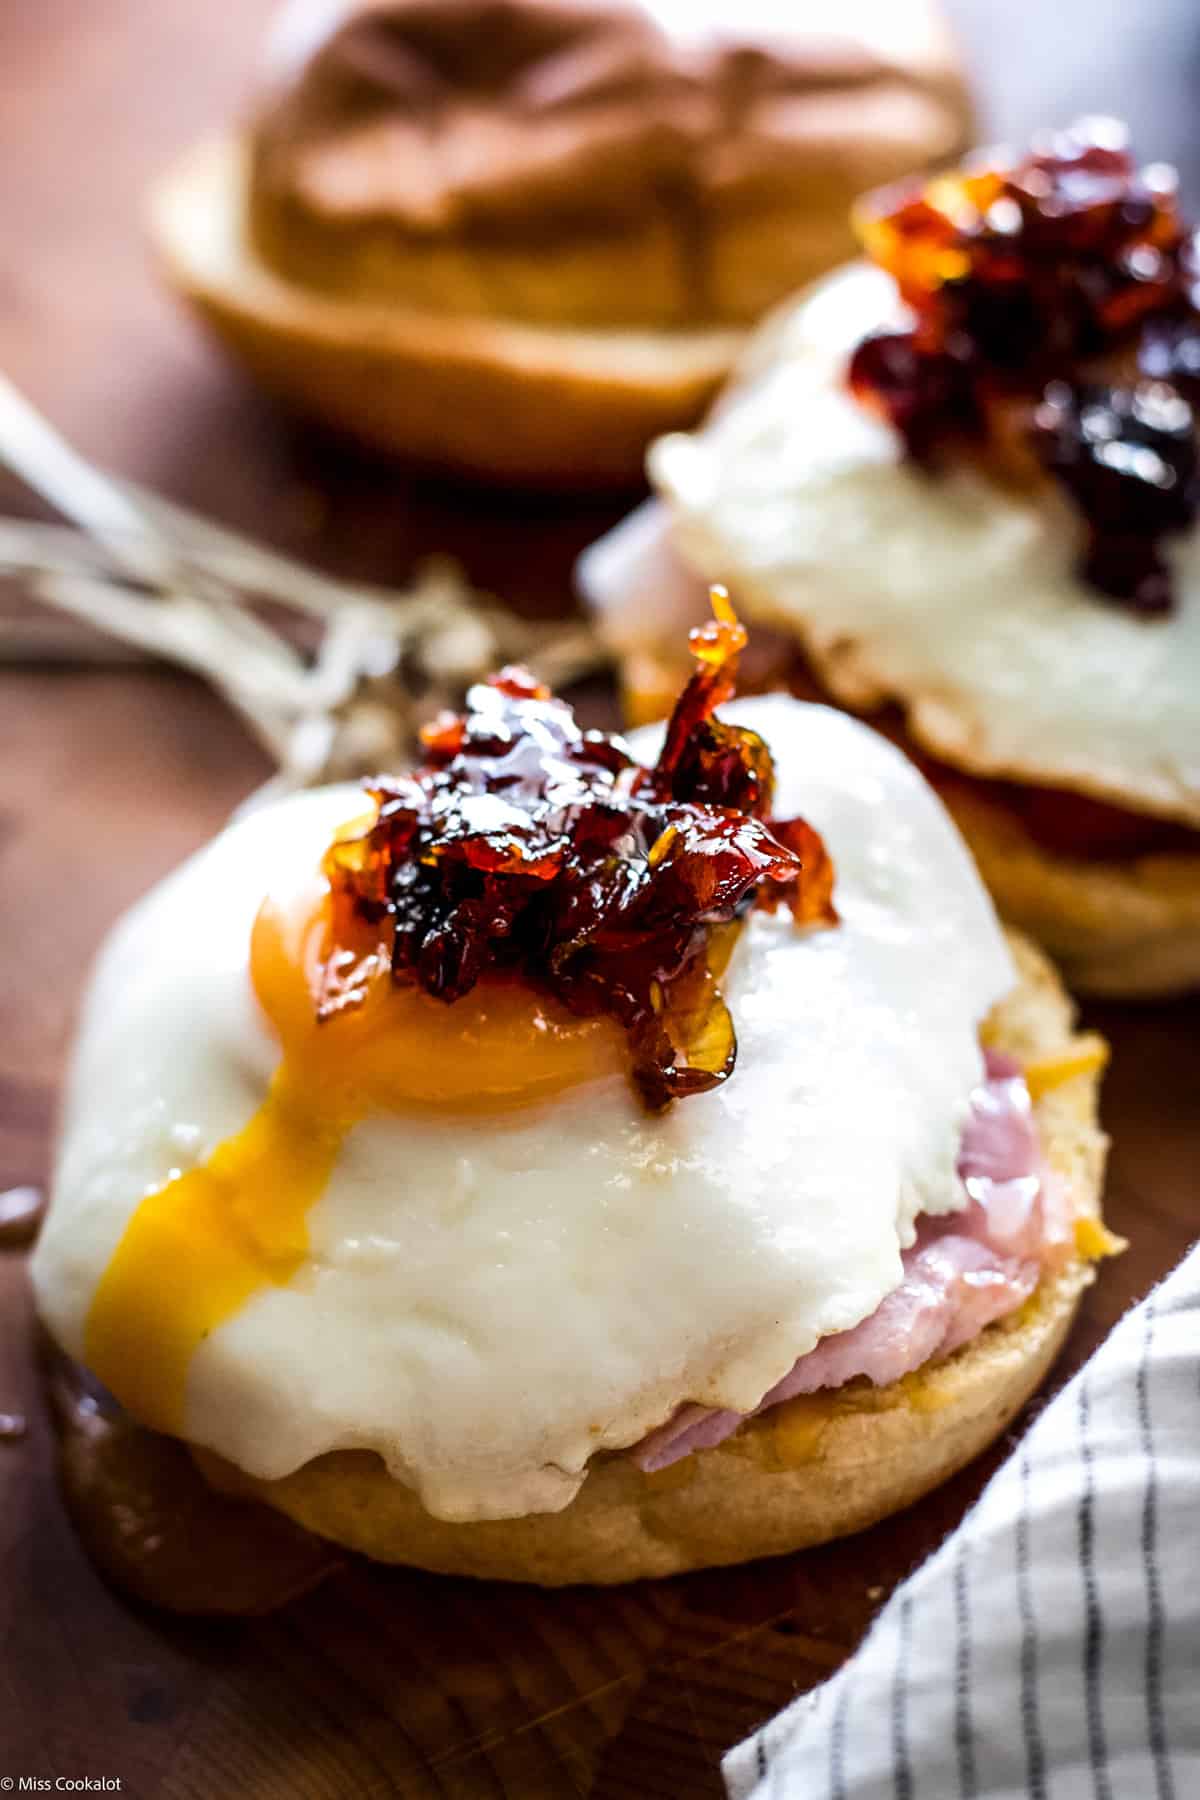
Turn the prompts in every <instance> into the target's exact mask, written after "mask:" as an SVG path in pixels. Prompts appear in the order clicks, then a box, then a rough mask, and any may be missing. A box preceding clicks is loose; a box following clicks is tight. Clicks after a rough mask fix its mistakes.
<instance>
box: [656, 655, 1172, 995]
mask: <svg viewBox="0 0 1200 1800" xmlns="http://www.w3.org/2000/svg"><path fill="white" fill-rule="evenodd" d="M686 673H687V671H686V670H684V671H683V675H682V677H681V673H680V664H679V663H678V662H677V661H674V660H672V659H671V658H670V657H668V656H659V655H657V654H656V653H655V652H653V651H650V650H647V651H643V652H641V653H638V654H633V655H627V656H626V657H625V658H624V659H623V662H622V668H621V680H622V693H623V705H624V711H625V715H626V718H627V719H628V721H629V723H630V724H631V725H640V724H645V723H649V722H650V721H651V720H654V719H661V718H662V717H663V715H664V713H665V712H669V711H670V708H671V704H672V696H673V695H675V694H677V693H678V692H679V687H680V682H681V679H683V678H686ZM826 698H827V699H828V703H829V704H830V705H832V706H836V705H837V704H838V702H837V701H836V700H834V699H832V698H829V697H828V696H826ZM664 700H665V704H664ZM866 722H867V723H868V724H870V720H869V719H868V720H867V721H866ZM930 779H931V780H932V782H933V785H934V786H935V787H938V791H939V793H940V795H941V799H942V801H943V804H944V805H945V807H946V809H947V811H948V812H949V813H950V814H951V816H952V817H953V819H954V822H955V824H956V825H957V826H958V829H959V830H960V831H961V832H962V834H963V836H964V838H965V839H966V840H967V843H968V845H969V846H970V849H971V854H972V855H973V856H974V858H975V861H976V863H977V864H978V866H979V873H980V875H981V876H982V877H983V881H984V884H985V886H986V887H987V889H988V891H989V893H990V894H991V896H992V898H993V900H994V901H995V902H996V908H997V910H998V912H999V913H1000V914H1001V916H1002V917H1003V918H1004V919H1005V920H1006V921H1007V922H1008V924H1010V925H1013V926H1015V927H1016V929H1017V930H1018V931H1023V932H1026V933H1028V935H1029V936H1030V937H1031V938H1034V939H1036V940H1037V942H1038V943H1039V944H1041V945H1042V947H1043V948H1044V949H1046V950H1048V951H1049V953H1050V955H1051V956H1052V957H1053V958H1054V960H1055V961H1056V962H1057V963H1058V965H1059V967H1060V968H1061V969H1062V972H1063V975H1064V976H1065V978H1066V981H1067V983H1068V985H1069V986H1070V987H1071V988H1072V989H1073V990H1074V991H1075V992H1077V993H1080V994H1099V995H1109V996H1113V997H1116V998H1121V999H1135V998H1140V999H1160V998H1163V997H1165V996H1167V995H1169V994H1179V993H1185V992H1186V991H1187V990H1188V989H1190V988H1197V987H1200V855H1192V854H1190V853H1189V852H1187V851H1186V850H1185V851H1182V852H1181V851H1171V852H1169V853H1168V854H1166V855H1154V856H1138V857H1127V858H1125V859H1124V860H1121V861H1111V862H1106V861H1103V860H1094V861H1092V860H1089V861H1087V862H1084V861H1081V860H1080V859H1079V858H1077V857H1069V856H1059V855H1056V854H1055V852H1054V851H1052V850H1047V849H1045V848H1044V847H1043V846H1042V845H1041V844H1039V843H1037V842H1036V841H1035V840H1034V839H1033V838H1032V837H1030V835H1029V833H1028V831H1027V830H1026V829H1025V827H1024V825H1023V823H1022V821H1021V820H1020V818H1018V817H1017V815H1016V814H1015V813H1014V812H1013V811H1012V810H1011V809H1010V808H1008V807H1007V806H1005V805H1004V804H1003V803H1002V802H1001V801H999V800H990V799H989V798H988V795H987V792H986V779H985V778H983V777H978V776H976V777H975V778H974V779H973V781H972V785H971V786H970V788H966V787H964V786H963V785H962V784H961V783H958V782H952V783H947V784H946V785H945V786H944V787H939V786H938V780H937V775H936V773H934V774H932V775H931V776H930Z"/></svg>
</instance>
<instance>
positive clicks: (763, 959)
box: [34, 696, 1014, 1520]
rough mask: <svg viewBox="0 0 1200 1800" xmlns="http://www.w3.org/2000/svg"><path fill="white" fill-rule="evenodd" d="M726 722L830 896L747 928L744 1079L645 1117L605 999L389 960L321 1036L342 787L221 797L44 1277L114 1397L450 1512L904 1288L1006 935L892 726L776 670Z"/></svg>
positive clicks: (766, 1367) (543, 1480)
mask: <svg viewBox="0 0 1200 1800" xmlns="http://www.w3.org/2000/svg"><path fill="white" fill-rule="evenodd" d="M725 714H726V716H728V717H730V718H732V719H733V720H735V721H736V722H738V723H741V724H744V725H748V726H750V727H752V728H753V729H754V730H756V731H758V732H760V733H761V734H762V735H763V736H764V737H765V738H766V740H767V742H768V743H769V744H770V746H771V749H772V751H773V752H774V756H775V761H776V769H777V777H778V793H777V806H778V808H779V810H780V812H781V813H782V814H789V813H803V814H804V816H805V817H806V818H808V819H809V820H810V821H811V822H812V824H813V825H814V826H815V827H816V828H817V829H818V830H819V831H820V832H821V833H822V835H823V836H824V838H825V841H826V843H827V845H828V847H829V849H830V851H831V853H832V855H833V858H834V862H835V866H836V869H837V890H836V899H837V906H838V910H839V914H840V918H841V923H840V925H839V926H838V927H837V928H836V929H833V930H824V931H802V930H799V929H797V927H796V926H795V924H794V923H793V921H792V920H791V918H790V917H789V916H788V915H787V914H786V913H784V912H780V913H778V914H770V913H766V912H753V913H751V914H750V915H749V916H748V918H747V920H746V922H745V923H744V925H743V927H742V929H741V932H740V936H739V939H738V943H737V947H736V949H735V951H734V955H733V959H732V962H731V964H730V967H729V969H728V971H727V974H726V976H725V978H724V982H723V988H724V992H725V996H726V999H727V1001H728V1003H729V1006H730V1009H731V1012H732V1014H733V1017H734V1020H735V1024H736V1029H737V1034H738V1044H739V1049H738V1059H737V1064H736V1068H735V1070H734V1072H733V1074H732V1076H731V1078H730V1079H729V1080H728V1081H727V1082H726V1083H725V1084H724V1085H723V1086H721V1087H718V1088H716V1089H714V1090H713V1091H711V1092H709V1093H705V1094H701V1095H697V1096H695V1097H692V1098H689V1099H687V1100H686V1101H682V1102H679V1103H677V1104H675V1105H674V1106H673V1107H672V1108H670V1109H669V1110H668V1111H666V1112H665V1113H662V1114H660V1115H651V1114H649V1113H647V1112H646V1111H645V1110H644V1109H643V1108H642V1106H641V1105H640V1103H639V1101H638V1098H637V1095H636V1093H635V1091H634V1088H633V1086H632V1085H631V1083H630V1081H629V1079H628V1073H627V1067H626V1048H625V1044H624V1039H623V1036H622V1034H621V1033H620V1032H619V1030H618V1028H617V1027H616V1026H615V1025H614V1024H613V1022H612V1021H611V1020H609V1019H607V1018H600V1019H586V1020H580V1019H576V1018H574V1017H572V1016H570V1015H568V1014H567V1013H565V1012H564V1011H561V1010H560V1009H558V1008H557V1007H556V1006H555V1005H554V1004H553V1003H551V1002H550V1001H548V1000H546V999H544V998H540V997H539V996H537V995H536V994H535V993H533V992H532V991H527V990H525V989H522V988H520V987H514V986H508V987H505V988H499V987H489V986H487V984H483V985H481V987H480V988H478V989H476V990H474V991H473V992H472V993H471V994H469V995H468V996H466V997H465V998H464V999H462V1000H459V1001H456V1002H455V1003H454V1004H452V1005H445V1004H443V1003H441V1002H439V1001H437V1000H433V999H430V998H429V997H428V996H425V995H423V994H420V993H417V992H415V991H412V990H408V989H401V988H396V987H393V986H391V985H390V984H389V983H387V982H383V983H381V984H379V987H378V989H377V990H376V991H375V992H374V993H373V995H372V998H371V999H370V1000H369V1001H368V1003H367V1004H366V1005H365V1006H364V1007H363V1008H361V1009H360V1010H359V1011H358V1012H357V1013H355V1014H352V1015H349V1016H347V1017H344V1018H336V1019H334V1020H332V1021H329V1022H327V1023H326V1024H324V1025H321V1026H318V1024H317V1023H316V1019H315V1016H314V1012H313V1007H312V1002H311V993H310V988H309V983H308V980H307V971H308V964H309V960H310V958H311V956H312V954H313V949H312V946H313V934H314V931H315V930H316V928H317V924H318V922H319V921H320V918H321V916H322V910H321V909H322V904H323V893H324V890H323V877H322V876H321V874H320V864H321V858H322V855H323V852H324V851H325V849H326V847H327V845H328V843H329V841H330V839H331V837H332V836H333V834H334V833H335V832H336V831H337V830H338V829H339V828H340V827H343V826H344V825H346V824H347V822H348V821H350V820H352V819H353V818H354V817H355V815H356V814H359V813H361V811H362V808H363V797H362V793H361V790H358V789H356V788H354V787H350V786H341V787H334V788H328V789H324V790H320V791H316V792H312V793H307V794H303V795H299V796H296V797H293V798H291V799H288V800H284V801H282V802H279V803H276V804H274V805H272V806H270V807H268V808H264V809H262V810H260V811H258V812H256V813H253V814H251V815H249V816H247V817H245V818H243V819H241V820H239V821H238V822H236V823H234V824H233V825H231V826H230V827H229V828H228V829H227V830H226V831H225V832H224V833H222V835H221V836H220V837H218V838H217V839H216V840H215V842H214V843H212V844H211V845H210V846H209V847H208V848H207V849H205V850H203V851H201V852H200V853H199V854H198V855H197V856H195V857H193V858H192V860H191V861H190V862H188V863H186V864H185V865H184V866H183V867H182V868H181V869H179V870H178V871H177V872H176V873H175V874H174V875H172V876H171V877H170V878H169V879H168V880H167V881H166V882H164V883H163V884H162V885H161V886H160V887H159V888H157V889H156V890H155V891H154V892H153V893H151V894H150V895H149V896H148V897H147V898H146V899H145V900H143V901H142V902H141V903H140V905H138V906H137V907H136V908H135V909H134V910H133V911H132V912H131V913H130V914H129V915H128V916H127V917H126V918H125V919H124V920H123V921H122V922H121V923H120V924H119V925H118V927H117V928H116V930H115V931H114V933H113V934H112V936H111V938H110V939H109V941H108V943H107V945H106V946H105V948H104V950H103V951H102V953H101V956H100V958H99V961H98V965H97V968H96V971H95V974H94V977H93V980H92V982H91V986H90V990H89V992H88V995H87V998H86V1003H85V1006H84V1011H83V1018H82V1022H81V1028H80V1032H79V1038H78V1042H77V1047H76V1051H75V1056H74V1061H73V1067H72V1071H71V1075H70V1080H69V1083H68V1089H67V1094H66V1098H65V1105H64V1112H63V1122H62V1130H61V1138H60V1152H59V1157H58V1164H57V1170H56V1174H55V1179H54V1184H53V1194H52V1201H51V1206H50V1211H49V1217H48V1220H47V1224H46V1228H45V1231H44V1233H43V1236H42V1239H41V1242H40V1244H39V1246H38V1249H37V1252H36V1255H35V1259H34V1280H35V1284H36V1289H37V1295H38V1302H39V1306H40V1309H41V1312H42V1314H43V1316H44V1318H45V1319H46V1321H47V1323H48V1324H49V1326H50V1328H51V1329H52V1330H53V1331H54V1333H55V1334H56V1335H57V1336H58V1338H59V1339H60V1340H61V1342H62V1343H63V1344H64V1346H65V1347H66V1348H67V1349H68V1350H69V1351H70V1352H71V1353H72V1354H74V1355H75V1356H77V1357H80V1358H81V1359H83V1360H84V1361H86V1362H87V1363H88V1364H89V1366H90V1367H91V1368H92V1369H93V1370H94V1372H95V1373H96V1374H97V1375H98V1376H99V1377H100V1378H101V1379H102V1380H103V1381H104V1382H105V1383H106V1384H107V1385H108V1386H109V1387H110V1388H111V1389H112V1391H113V1392H114V1394H115V1395H116V1396H117V1398H118V1399H119V1400H121V1401H122V1402H123V1403H124V1404H125V1405H126V1406H127V1407H128V1408H129V1410H130V1411H131V1412H132V1413H133V1414H134V1415H135V1416H136V1417H138V1418H139V1419H142V1420H143V1421H144V1422H146V1423H148V1424H150V1425H152V1426H154V1427H156V1428H157V1429H160V1430H163V1431H167V1432H170V1433H173V1434H174V1435H177V1436H179V1437H181V1438H184V1439H186V1440H187V1441H188V1442H190V1443H192V1444H194V1445H197V1446H204V1447H206V1448H208V1449H211V1450H214V1451H216V1452H218V1453H219V1454H220V1455H222V1456H224V1457H225V1458H227V1459H228V1460H229V1461H231V1462H233V1463H235V1464H238V1465H239V1466H241V1467H242V1468H243V1469H245V1470H247V1471H248V1472H249V1473H251V1474H253V1475H255V1476H259V1477H262V1478H265V1479H273V1478H277V1477H280V1476H283V1475H285V1474H287V1473H289V1472H290V1471H292V1470H294V1469H296V1468H298V1467H299V1466H301V1465H302V1464H304V1463H305V1462H307V1461H309V1460H310V1459H311V1458H313V1457H316V1456H319V1455H321V1454H322V1453H323V1452H325V1451H330V1450H336V1449H347V1448H351V1449H368V1450H373V1451H376V1452H378V1454H379V1455H380V1456H381V1457H382V1458H383V1459H384V1461H385V1463H386V1465H387V1467H388V1469H389V1470H390V1472H391V1473H392V1475H393V1476H394V1477H395V1478H396V1479H397V1480H399V1481H402V1482H405V1483H407V1484H409V1485H411V1486H412V1487H414V1488H415V1489H416V1490H417V1491H418V1492H419V1494H420V1496H421V1499H422V1500H423V1502H424V1504H425V1505H426V1507H427V1508H428V1509H429V1510H430V1511H431V1512H433V1513H434V1514H436V1515H438V1516H440V1517H443V1518H447V1519H461V1520H468V1519H482V1518H487V1517H502V1516H511V1515H516V1514H522V1513H527V1512H535V1511H552V1510H555V1509H557V1508H560V1507H562V1506H565V1505H566V1504H567V1503H568V1502H569V1501H570V1499H571V1498H572V1496H573V1495H574V1494H575V1493H576V1492H577V1490H578V1488H579V1486H580V1484H581V1482H582V1481H583V1479H584V1476H585V1474H586V1469H587V1464H588V1460H589V1458H590V1457H592V1456H593V1455H594V1454H595V1453H596V1452H597V1451H601V1450H613V1449H618V1448H623V1447H625V1446H628V1445H631V1444H633V1443H636V1442H637V1441H638V1440H640V1439H641V1438H642V1437H643V1436H644V1435H645V1434H646V1433H647V1432H648V1431H649V1430H651V1429H652V1428H654V1427H655V1426H657V1425H659V1424H661V1423H662V1422H663V1421H664V1420H665V1419H667V1418H668V1417H669V1416H670V1415H671V1414H672V1413H673V1412H674V1410H675V1409H676V1408H677V1407H678V1406H679V1405H680V1404H681V1403H683V1402H685V1401H693V1402H696V1403H698V1404H701V1405H705V1406H709V1407H714V1408H730V1409H734V1410H737V1411H747V1410H750V1409H752V1408H753V1407H754V1406H756V1405H757V1404H758V1402H759V1400H760V1399H761V1398H762V1396H763V1395H764V1394H765V1393H766V1392H767V1391H768V1390H769V1389H770V1388H771V1387H772V1385H773V1384H774V1383H775V1382H777V1381H778V1380H779V1379H780V1377H781V1376H782V1375H784V1373H785V1372H786V1371H787V1370H788V1369H790V1368H791V1366H792V1364H793V1363H794V1362H795V1361H796V1359H797V1357H798V1356H801V1355H803V1354H804V1353H805V1352H807V1351H808V1350H810V1349H811V1348H812V1346H813V1345H814V1344H816V1343H817V1342H818V1340H819V1339H820V1338H821V1337H823V1336H825V1335H826V1334H828V1333H830V1332H835V1331H840V1330H844V1329H847V1328H849V1327H851V1326H853V1325H855V1324H856V1323H858V1322H859V1321H860V1320H862V1319H864V1318H865V1317H867V1315H869V1314H870V1313H871V1312H872V1311H873V1310H874V1309H875V1307H876V1306H877V1305H878V1304H879V1302H880V1300H881V1299H882V1298H883V1297H884V1295H885V1294H887V1293H889V1292H890V1291H891V1290H892V1289H893V1288H894V1287H895V1286H896V1284H897V1282H898V1281H899V1279H900V1273H901V1251H902V1250H903V1249H904V1248H906V1247H907V1246H909V1245H910V1244H911V1243H912V1241H913V1238H914V1235H915V1221H916V1219H917V1218H918V1216H919V1215H920V1214H921V1213H943V1212H949V1211H953V1210H955V1209H957V1208H959V1207H961V1206H962V1205H963V1203H964V1199H965V1195H964V1192H963V1189H962V1186H961V1183H960V1181H959V1179H958V1176H957V1174H956V1169H955V1161H956V1156H957V1152H958V1148H959V1142H960V1138H961V1133H962V1127H963V1122H964V1119H965V1117H966V1114H967V1109H968V1103H969V1096H970V1093H971V1090H972V1088H973V1087H974V1086H975V1084H976V1083H977V1082H978V1080H979V1078H980V1074H981V1068H982V1061H981V1053H980V1049H979V1037H978V1033H979V1026H980V1022H981V1020H982V1019H983V1018H984V1016H985V1015H986V1014H987V1012H988V1011H989V1010H990V1008H991V1006H992V1005H993V1003H994V1002H995V1001H996V1000H998V999H999V998H1000V997H1001V996H1002V995H1003V994H1004V993H1005V992H1006V991H1008V989H1009V988H1010V987H1011V986H1012V984H1013V980H1014V975H1013V969H1012V966H1011V963H1010V959H1009V955H1008V952H1007V949H1006V947H1005V944H1004V941H1003V938H1002V936H1001V933H1000V931H999V928H998V926H997V923H996V920H995V917H994V914H993V912H992V909H991V905H990V903H989V901H988V899H987V897H986V895H985V894H984V892H983V889H982V887H981V885H980V883H979V880H978V878H977V876H976V874H975V871H974V869H973V866H972V865H971V863H970V860H969V858H968V856H967V854H966V852H965V850H964V849H963V847H962V844H961V842H960V840H959V839H958V837H957V835H956V833H955V831H954V829H953V827H952V825H951V824H950V823H949V821H948V819H947V817H946V815H945V813H944V811H943V810H942V807H941V805H940V803H939V802H938V801H937V800H936V798H935V797H934V795H933V794H932V792H931V791H930V789H929V788H928V787H927V785H926V784H925V782H924V780H923V779H922V777H921V776H920V775H919V774H918V773H917V771H916V770H915V769H914V768H913V767H912V765H911V764H909V763H908V762H907V761H906V760H905V759H904V758H903V757H902V756H901V755H900V754H899V753H898V752H896V751H895V750H894V749H892V748H891V747H890V746H889V745H888V744H887V743H886V742H884V741H883V740H882V739H881V738H879V737H878V736H877V735H876V734H874V733H873V732H871V731H869V730H867V729H866V728H864V727H862V726H860V725H858V724H856V723H855V722H853V721H852V720H850V719H848V718H847V717H845V716H844V715H842V714H840V713H837V712H834V711H831V710H829V709H827V708H823V707H816V706H805V705H801V704H800V703H798V702H796V701H792V700H789V699H786V698H783V697H778V696H777V697H772V698H768V699H762V700H750V701H747V702H744V703H741V704H738V705H734V706H731V707H729V708H727V709H725ZM659 741H661V733H660V734H658V735H657V736H656V735H655V733H654V732H651V733H649V734H647V733H640V734H637V736H636V737H635V738H634V740H633V747H634V749H635V751H636V753H637V754H638V755H639V756H640V757H642V758H643V759H645V760H649V759H650V758H652V757H653V755H654V754H655V753H656V750H657V747H658V743H659Z"/></svg>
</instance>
